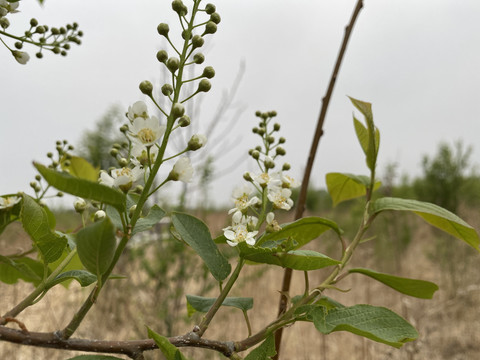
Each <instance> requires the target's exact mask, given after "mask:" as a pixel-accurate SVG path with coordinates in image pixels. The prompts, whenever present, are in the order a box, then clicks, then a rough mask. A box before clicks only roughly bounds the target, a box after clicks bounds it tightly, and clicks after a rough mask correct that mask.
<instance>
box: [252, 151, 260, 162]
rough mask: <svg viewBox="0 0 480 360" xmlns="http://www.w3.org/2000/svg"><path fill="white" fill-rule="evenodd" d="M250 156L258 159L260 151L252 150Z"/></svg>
mask: <svg viewBox="0 0 480 360" xmlns="http://www.w3.org/2000/svg"><path fill="white" fill-rule="evenodd" d="M252 158H254V159H255V160H258V159H259V158H260V152H259V151H258V150H253V151H252Z"/></svg>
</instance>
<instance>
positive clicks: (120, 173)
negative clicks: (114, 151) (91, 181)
mask: <svg viewBox="0 0 480 360" xmlns="http://www.w3.org/2000/svg"><path fill="white" fill-rule="evenodd" d="M142 175H143V170H142V169H141V168H140V167H139V166H135V167H134V168H133V169H130V168H128V167H124V168H120V169H114V170H112V175H111V176H110V175H108V173H107V172H106V171H101V172H100V184H103V185H106V186H110V187H117V188H119V189H120V190H122V191H128V190H130V188H131V187H132V185H133V183H134V182H135V181H137V180H138V179H139V178H140V177H141V176H142Z"/></svg>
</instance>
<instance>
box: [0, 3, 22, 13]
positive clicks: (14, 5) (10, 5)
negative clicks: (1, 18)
mask: <svg viewBox="0 0 480 360" xmlns="http://www.w3.org/2000/svg"><path fill="white" fill-rule="evenodd" d="M19 3H20V2H19V1H17V2H12V3H11V2H8V1H7V0H0V7H3V8H4V9H6V10H7V11H8V12H11V13H16V12H18V11H17V10H16V9H17V8H18V5H19Z"/></svg>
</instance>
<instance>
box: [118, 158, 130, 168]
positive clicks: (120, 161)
mask: <svg viewBox="0 0 480 360" xmlns="http://www.w3.org/2000/svg"><path fill="white" fill-rule="evenodd" d="M118 165H120V167H125V166H127V165H128V160H127V159H125V158H123V157H122V158H120V159H118Z"/></svg>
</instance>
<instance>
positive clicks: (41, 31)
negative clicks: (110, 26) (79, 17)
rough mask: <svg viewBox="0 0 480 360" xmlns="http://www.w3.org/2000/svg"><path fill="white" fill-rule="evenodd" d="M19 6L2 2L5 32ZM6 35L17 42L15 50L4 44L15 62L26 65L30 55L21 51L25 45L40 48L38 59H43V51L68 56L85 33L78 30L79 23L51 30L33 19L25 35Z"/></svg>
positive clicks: (0, 9)
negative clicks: (11, 16) (10, 18)
mask: <svg viewBox="0 0 480 360" xmlns="http://www.w3.org/2000/svg"><path fill="white" fill-rule="evenodd" d="M18 5H19V2H12V3H11V2H8V1H0V27H1V28H2V30H3V31H4V32H5V31H6V30H7V29H8V27H9V26H10V21H9V20H8V19H7V18H6V16H7V15H8V14H9V13H15V12H18V11H17V10H16V9H17V8H18ZM6 35H7V36H9V37H12V38H14V39H16V40H17V41H16V42H15V43H14V47H15V49H10V48H9V47H8V46H7V44H6V43H4V42H3V44H4V45H5V46H7V48H8V49H9V50H10V51H11V53H12V55H13V57H14V58H15V60H16V61H17V62H18V63H20V64H22V65H24V64H26V63H27V62H28V60H29V59H30V55H29V54H28V53H27V52H25V51H21V50H22V49H23V46H24V44H31V45H34V46H37V47H38V48H39V50H38V52H37V53H36V54H35V56H36V57H37V58H38V59H41V58H43V50H48V51H51V52H52V53H54V54H59V55H62V56H66V55H67V51H68V50H70V48H71V44H72V43H73V44H77V45H80V44H81V43H82V42H81V40H80V38H81V37H82V36H83V32H82V31H80V30H79V29H78V24H77V23H73V24H67V25H66V26H62V27H59V28H56V27H51V28H50V27H49V26H48V25H40V24H39V22H38V20H37V19H35V18H32V19H31V20H30V28H29V29H28V30H26V31H25V32H24V34H23V35H21V36H15V35H12V34H8V33H6Z"/></svg>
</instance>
